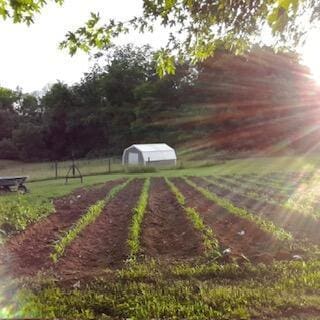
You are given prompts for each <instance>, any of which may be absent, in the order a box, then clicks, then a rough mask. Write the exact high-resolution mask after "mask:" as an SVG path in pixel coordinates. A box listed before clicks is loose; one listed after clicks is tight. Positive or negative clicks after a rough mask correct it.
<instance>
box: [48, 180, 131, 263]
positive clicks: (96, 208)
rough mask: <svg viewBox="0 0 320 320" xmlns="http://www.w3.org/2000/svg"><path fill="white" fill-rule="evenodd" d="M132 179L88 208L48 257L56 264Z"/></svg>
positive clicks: (113, 189)
mask: <svg viewBox="0 0 320 320" xmlns="http://www.w3.org/2000/svg"><path fill="white" fill-rule="evenodd" d="M132 180H133V178H130V179H128V180H126V181H125V182H124V183H122V184H120V185H117V186H115V187H114V188H112V189H111V190H110V192H109V193H108V195H107V197H106V198H105V199H103V200H99V201H98V202H96V203H95V204H94V205H92V206H91V207H89V209H88V211H87V212H86V213H85V214H84V215H83V216H82V217H81V218H80V219H79V220H78V221H77V222H76V224H75V225H74V226H73V227H72V228H71V229H69V230H68V231H67V233H66V234H65V235H64V236H63V237H62V238H61V239H60V240H59V241H58V242H57V243H56V244H55V246H54V248H53V252H52V253H51V255H50V257H51V259H52V260H53V262H54V263H56V262H57V261H58V260H59V258H60V257H61V256H63V254H64V252H65V250H66V247H67V246H69V245H70V243H71V242H72V241H74V240H75V239H76V238H77V236H78V235H79V233H80V232H81V231H82V230H84V229H85V228H86V227H87V226H88V225H89V224H91V223H93V222H94V221H95V220H96V219H97V218H98V216H99V215H100V214H101V212H102V210H103V208H104V207H105V206H106V205H107V204H108V202H110V201H111V200H112V199H113V198H114V197H115V196H116V195H117V194H118V193H119V192H120V191H121V190H123V189H124V188H125V187H126V186H127V185H128V184H129V183H130V182H131V181H132Z"/></svg>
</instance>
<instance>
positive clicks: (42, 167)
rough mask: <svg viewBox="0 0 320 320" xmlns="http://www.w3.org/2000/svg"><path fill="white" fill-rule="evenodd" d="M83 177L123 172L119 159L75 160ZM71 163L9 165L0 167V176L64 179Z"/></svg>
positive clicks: (31, 179) (30, 178)
mask: <svg viewBox="0 0 320 320" xmlns="http://www.w3.org/2000/svg"><path fill="white" fill-rule="evenodd" d="M74 164H75V165H76V166H77V168H79V170H80V172H81V174H82V175H83V176H89V175H96V174H108V173H109V174H111V173H117V172H122V171H124V168H123V167H122V162H121V159H120V158H104V159H93V160H91V159H90V160H75V161H74ZM72 165H73V161H57V162H41V163H21V162H20V163H19V162H17V163H10V164H2V165H0V176H1V177H5V176H20V175H21V176H28V177H29V179H28V180H29V181H35V180H46V179H60V178H65V177H66V175H67V173H68V171H69V170H70V168H72Z"/></svg>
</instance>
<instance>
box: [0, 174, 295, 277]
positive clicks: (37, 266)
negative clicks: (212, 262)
mask: <svg viewBox="0 0 320 320" xmlns="http://www.w3.org/2000/svg"><path fill="white" fill-rule="evenodd" d="M194 181H195V182H196V183H198V184H202V183H203V180H199V179H198V178H194ZM201 181H202V182H201ZM120 182H122V181H120V180H118V181H113V182H108V183H107V184H105V185H104V186H103V187H100V188H92V189H83V190H79V191H77V192H75V193H73V194H72V195H70V196H67V197H64V198H61V199H59V200H57V201H55V207H56V213H54V214H52V215H51V216H49V217H48V218H45V219H43V220H42V221H40V222H38V223H36V224H34V225H33V226H31V227H29V228H28V229H27V230H26V231H25V232H23V233H21V234H19V235H17V236H15V237H13V238H12V239H10V240H9V241H8V242H7V243H6V245H5V246H4V248H3V250H2V252H1V253H0V258H1V264H2V265H4V266H6V267H7V268H8V272H10V274H11V275H16V276H21V275H35V274H36V273H37V272H39V271H47V272H50V273H54V274H55V275H57V276H58V277H61V278H73V277H77V278H78V277H87V276H89V277H91V276H93V275H98V274H99V273H100V272H102V271H103V270H105V269H107V268H119V267H121V266H123V265H124V263H125V261H126V259H127V257H128V255H129V248H128V245H127V239H128V234H129V228H130V224H131V220H132V214H133V208H134V207H135V206H136V204H137V202H138V199H139V196H140V193H141V190H142V185H143V181H142V180H141V179H136V180H134V181H132V182H131V183H130V184H129V185H128V186H127V187H126V188H125V189H124V190H122V191H121V192H119V194H118V195H117V196H116V197H115V198H114V199H112V200H111V201H110V202H109V203H108V204H107V205H106V206H105V208H104V209H103V211H102V213H101V215H99V217H98V218H97V219H96V220H95V222H94V223H92V224H90V225H89V226H88V227H87V228H85V229H84V230H83V231H82V232H81V233H80V234H79V236H78V237H77V238H76V239H75V240H74V241H73V242H72V243H71V244H70V246H68V247H67V248H66V251H65V254H64V256H63V257H62V258H61V259H60V260H59V261H58V263H57V264H53V262H52V261H51V259H50V253H51V252H52V248H53V245H54V243H55V242H56V241H57V240H58V239H59V238H60V237H61V235H62V234H63V233H65V232H66V231H67V230H68V229H69V228H70V227H72V225H73V224H74V223H75V222H76V221H77V220H78V219H79V218H80V217H81V215H83V214H84V213H85V212H86V211H87V209H88V207H89V206H90V205H92V204H94V203H95V202H97V201H98V200H100V199H102V198H104V197H105V196H106V194H107V193H108V192H109V191H110V190H111V188H112V187H114V186H115V185H117V184H119V183H120ZM173 182H174V183H175V184H176V186H177V187H178V188H179V190H180V191H181V192H182V193H183V194H184V196H185V197H186V205H187V206H188V207H192V208H195V209H196V210H197V211H198V212H199V214H200V215H201V217H202V218H203V220H204V222H205V224H207V225H208V226H210V227H211V228H212V229H213V231H214V233H215V235H216V237H217V240H218V241H219V243H220V245H221V247H222V249H227V248H229V249H230V250H231V254H228V258H232V257H235V258H241V257H243V256H245V257H247V258H249V259H250V260H252V261H257V262H270V261H272V260H273V259H286V258H289V257H291V255H292V253H291V252H288V251H286V250H285V249H283V243H281V242H280V241H278V240H277V239H275V238H274V237H273V236H272V235H271V234H269V233H267V232H264V231H262V230H261V229H260V228H259V227H258V226H256V225H255V224H254V223H251V222H249V221H248V220H246V219H243V218H240V217H237V216H235V215H233V214H231V213H229V212H228V211H227V210H225V209H224V208H221V207H219V206H217V205H216V204H214V203H213V202H212V201H210V200H207V199H206V198H205V197H203V195H202V194H200V193H199V192H198V191H197V190H195V189H193V188H192V187H190V186H189V185H187V184H186V183H185V182H184V181H183V180H182V179H180V178H176V179H173ZM202 185H203V184H202ZM215 191H217V190H216V189H215ZM219 192H220V193H219V195H222V193H221V192H222V191H221V190H220V191H219ZM225 196H227V195H226V194H225ZM234 196H235V195H234ZM228 197H229V196H228ZM234 200H235V201H243V203H244V201H245V199H240V198H237V199H236V198H235V199H234ZM249 204H250V203H248V205H249ZM253 206H254V205H253ZM141 252H142V255H143V256H145V257H153V258H159V259H162V260H165V261H171V260H188V259H194V258H196V257H199V256H202V255H203V254H204V247H203V243H202V237H201V234H199V232H198V231H196V230H195V229H194V227H193V225H192V223H191V222H190V221H189V219H188V217H187V215H186V213H185V212H184V209H183V208H182V207H181V206H180V205H179V204H178V202H177V200H176V198H175V196H174V195H173V194H172V193H171V191H170V189H169V188H168V186H167V185H166V183H165V181H164V179H162V178H154V179H152V180H151V188H150V193H149V201H148V207H147V212H146V214H145V218H144V221H143V225H142V234H141Z"/></svg>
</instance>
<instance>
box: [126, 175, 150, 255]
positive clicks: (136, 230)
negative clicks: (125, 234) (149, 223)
mask: <svg viewBox="0 0 320 320" xmlns="http://www.w3.org/2000/svg"><path fill="white" fill-rule="evenodd" d="M149 190H150V178H147V179H145V181H144V184H143V187H142V191H141V194H140V197H139V200H138V203H137V205H136V207H135V208H134V209H133V217H132V222H131V225H130V229H129V238H128V241H127V242H128V246H129V250H130V258H129V259H130V260H131V261H135V260H136V257H137V254H138V253H139V251H140V236H141V225H142V221H143V218H144V215H145V213H146V209H147V206H148V199H149Z"/></svg>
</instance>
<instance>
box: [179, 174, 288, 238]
mask: <svg viewBox="0 0 320 320" xmlns="http://www.w3.org/2000/svg"><path fill="white" fill-rule="evenodd" d="M183 179H184V181H185V182H186V183H187V184H188V185H189V186H191V187H192V188H194V189H195V190H197V191H199V192H200V193H201V194H202V195H203V196H204V197H205V198H207V199H208V200H210V201H212V202H214V203H216V204H217V205H218V206H220V207H222V208H224V209H226V210H227V211H228V212H230V213H232V214H234V215H236V216H238V217H241V218H244V219H246V220H248V221H250V222H253V223H255V224H256V225H257V226H258V227H259V228H260V229H261V230H263V231H265V232H268V233H271V234H273V235H274V237H275V238H277V239H278V240H281V241H283V240H289V241H291V240H293V237H292V235H291V233H289V232H287V231H285V230H284V229H282V228H280V227H278V226H276V225H275V224H274V223H272V222H271V221H269V220H266V219H263V218H261V217H259V216H256V215H253V214H251V213H250V212H248V211H247V210H245V209H243V208H239V207H236V206H235V205H233V204H232V203H231V202H230V201H229V200H227V199H225V198H221V197H219V196H218V195H216V194H215V193H213V192H211V191H209V190H208V189H205V188H202V187H200V186H198V185H197V184H195V183H194V182H192V181H190V180H189V179H188V178H186V177H183Z"/></svg>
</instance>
